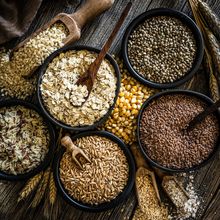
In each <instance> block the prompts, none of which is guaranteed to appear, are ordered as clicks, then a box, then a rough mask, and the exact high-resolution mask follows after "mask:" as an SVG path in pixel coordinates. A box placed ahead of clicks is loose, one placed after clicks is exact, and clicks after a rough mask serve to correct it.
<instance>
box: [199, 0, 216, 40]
mask: <svg viewBox="0 0 220 220" xmlns="http://www.w3.org/2000/svg"><path fill="white" fill-rule="evenodd" d="M198 9H199V11H200V13H201V15H202V16H203V17H204V18H205V21H206V24H207V25H208V26H209V27H210V29H211V30H212V32H213V33H214V35H215V36H216V37H217V39H218V40H219V41H220V20H219V18H218V17H217V15H216V14H215V13H214V12H213V11H212V9H211V8H210V7H209V5H208V4H207V3H205V2H203V1H201V0H199V1H198Z"/></svg>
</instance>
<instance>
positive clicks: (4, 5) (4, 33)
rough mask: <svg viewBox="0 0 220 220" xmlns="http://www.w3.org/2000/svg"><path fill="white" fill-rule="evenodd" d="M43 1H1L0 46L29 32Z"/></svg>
mask: <svg viewBox="0 0 220 220" xmlns="http://www.w3.org/2000/svg"><path fill="white" fill-rule="evenodd" d="M41 2H42V0H0V44H3V43H5V42H7V41H9V40H11V39H12V38H15V37H19V36H21V35H23V34H24V33H25V31H27V29H28V28H29V26H30V24H31V22H32V20H33V19H34V17H35V15H36V13H37V11H38V9H39V7H40V4H41Z"/></svg>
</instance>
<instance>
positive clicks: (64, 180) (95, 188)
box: [54, 131, 135, 212]
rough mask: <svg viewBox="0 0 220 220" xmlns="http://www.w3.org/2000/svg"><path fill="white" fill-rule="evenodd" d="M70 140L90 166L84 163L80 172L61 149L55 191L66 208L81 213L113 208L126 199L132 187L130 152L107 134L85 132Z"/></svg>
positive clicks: (57, 157) (55, 166) (58, 155)
mask: <svg viewBox="0 0 220 220" xmlns="http://www.w3.org/2000/svg"><path fill="white" fill-rule="evenodd" d="M71 138H72V141H73V143H74V144H76V145H77V146H78V147H80V148H81V149H82V150H83V151H84V153H85V154H86V155H87V156H88V157H89V159H90V162H87V163H86V162H83V163H82V164H83V169H81V168H80V167H78V166H77V165H76V164H75V163H74V161H73V159H72V157H71V153H69V152H68V151H66V150H65V149H61V150H60V152H59V153H58V154H57V156H56V158H55V163H54V177H55V182H56V185H57V188H58V191H59V192H60V194H61V195H62V196H63V198H64V199H65V200H66V201H67V202H68V203H69V204H71V205H73V206H74V207H76V208H79V209H81V210H84V211H89V212H100V211H104V210H107V209H111V208H114V207H116V206H117V205H118V204H120V203H121V202H122V201H124V200H125V199H126V198H127V197H128V196H129V194H130V193H131V190H132V188H133V185H134V179H135V163H134V159H133V156H132V154H131V152H130V150H129V149H128V147H127V146H126V145H125V144H124V142H123V141H122V140H121V139H119V138H118V137H117V136H115V135H113V134H111V133H109V132H106V131H87V132H83V133H80V134H78V135H75V136H73V137H71Z"/></svg>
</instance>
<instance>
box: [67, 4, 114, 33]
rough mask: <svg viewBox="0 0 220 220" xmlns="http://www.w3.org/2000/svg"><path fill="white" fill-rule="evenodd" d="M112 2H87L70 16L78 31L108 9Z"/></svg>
mask: <svg viewBox="0 0 220 220" xmlns="http://www.w3.org/2000/svg"><path fill="white" fill-rule="evenodd" d="M113 3H114V0H87V1H86V2H85V3H84V4H83V5H82V6H81V7H80V8H79V9H78V10H77V11H76V12H75V13H73V14H71V15H70V16H71V17H72V18H73V19H74V20H75V21H76V23H77V26H78V28H79V29H82V28H83V26H84V25H85V24H86V23H88V22H90V21H91V20H93V19H94V18H95V17H97V16H98V15H100V14H101V13H103V12H104V11H106V10H107V9H109V8H110V7H111V6H112V4H113Z"/></svg>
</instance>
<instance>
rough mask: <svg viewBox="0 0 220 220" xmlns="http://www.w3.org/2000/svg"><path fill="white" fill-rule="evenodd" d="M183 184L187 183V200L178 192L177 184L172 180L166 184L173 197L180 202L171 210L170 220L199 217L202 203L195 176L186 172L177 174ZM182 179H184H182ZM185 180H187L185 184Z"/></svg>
mask: <svg viewBox="0 0 220 220" xmlns="http://www.w3.org/2000/svg"><path fill="white" fill-rule="evenodd" d="M176 178H177V179H178V180H179V183H180V184H181V185H185V190H186V192H187V194H188V197H189V198H188V199H187V200H186V199H185V197H184V196H182V195H181V194H180V193H178V190H177V189H176V187H175V185H174V184H173V183H172V181H168V182H167V184H166V187H167V190H168V191H170V195H172V198H173V199H174V200H175V201H177V203H178V204H179V205H178V207H176V208H175V209H171V210H170V212H169V219H170V220H184V219H189V218H190V219H197V218H199V213H198V209H199V207H200V204H201V198H200V197H199V195H198V194H197V193H196V190H195V186H194V185H195V184H194V176H193V175H192V174H190V175H186V173H183V174H179V175H177V176H176ZM181 179H182V181H181ZM184 182H186V183H185V184H184Z"/></svg>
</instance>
